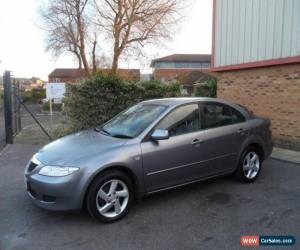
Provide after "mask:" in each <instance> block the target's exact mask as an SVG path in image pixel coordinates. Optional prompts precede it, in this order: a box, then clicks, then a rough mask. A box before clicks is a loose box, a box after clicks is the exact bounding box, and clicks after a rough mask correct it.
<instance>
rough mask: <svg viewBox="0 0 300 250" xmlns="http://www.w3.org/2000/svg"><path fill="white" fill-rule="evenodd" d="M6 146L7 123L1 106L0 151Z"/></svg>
mask: <svg viewBox="0 0 300 250" xmlns="http://www.w3.org/2000/svg"><path fill="white" fill-rule="evenodd" d="M4 146H5V122H4V111H3V107H1V106H0V151H1V149H3V148H4Z"/></svg>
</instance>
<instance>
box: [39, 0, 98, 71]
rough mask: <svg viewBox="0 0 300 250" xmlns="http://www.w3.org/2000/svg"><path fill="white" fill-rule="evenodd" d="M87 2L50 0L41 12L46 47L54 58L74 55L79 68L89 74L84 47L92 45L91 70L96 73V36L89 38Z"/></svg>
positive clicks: (85, 0) (83, 0)
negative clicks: (66, 53) (65, 53)
mask: <svg viewBox="0 0 300 250" xmlns="http://www.w3.org/2000/svg"><path fill="white" fill-rule="evenodd" d="M88 1H89V0H52V1H49V4H48V5H46V7H45V8H44V9H42V10H41V17H42V19H43V22H44V25H43V27H45V28H43V29H44V30H45V31H46V33H47V47H46V49H47V50H48V51H51V52H52V53H53V55H54V56H55V57H58V56H59V55H60V54H62V53H63V52H70V53H72V54H73V55H75V56H76V58H77V60H78V67H79V68H82V66H83V67H84V69H85V71H86V73H87V74H89V73H90V67H89V63H88V53H87V52H86V50H87V48H86V47H87V44H89V45H90V46H91V54H92V58H93V60H92V68H93V71H96V64H95V61H96V60H95V58H96V47H97V36H96V33H95V36H94V37H93V38H92V39H91V38H90V37H89V26H91V25H90V23H91V22H89V16H88V14H87V13H86V12H87V11H86V9H87V4H88Z"/></svg>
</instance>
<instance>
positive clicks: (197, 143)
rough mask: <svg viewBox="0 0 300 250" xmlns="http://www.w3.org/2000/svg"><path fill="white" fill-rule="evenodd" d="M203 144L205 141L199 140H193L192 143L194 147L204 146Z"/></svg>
mask: <svg viewBox="0 0 300 250" xmlns="http://www.w3.org/2000/svg"><path fill="white" fill-rule="evenodd" d="M202 143H203V140H199V139H195V140H193V141H192V143H191V144H192V145H193V146H197V145H200V144H202Z"/></svg>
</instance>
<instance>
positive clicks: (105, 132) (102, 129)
mask: <svg viewBox="0 0 300 250" xmlns="http://www.w3.org/2000/svg"><path fill="white" fill-rule="evenodd" d="M94 129H95V131H97V132H99V133H102V134H103V133H104V134H106V135H109V136H111V134H110V133H109V132H108V131H106V130H105V129H104V128H100V129H99V128H97V127H96V128H94Z"/></svg>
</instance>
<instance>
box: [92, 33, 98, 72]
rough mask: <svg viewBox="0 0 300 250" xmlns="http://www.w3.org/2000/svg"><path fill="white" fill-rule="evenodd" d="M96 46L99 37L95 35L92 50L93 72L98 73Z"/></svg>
mask: <svg viewBox="0 0 300 250" xmlns="http://www.w3.org/2000/svg"><path fill="white" fill-rule="evenodd" d="M96 46H97V39H96V36H95V40H94V42H93V51H92V57H93V74H96V72H97V65H96Z"/></svg>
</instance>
